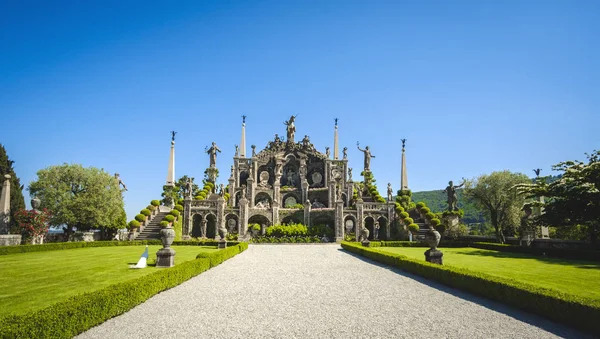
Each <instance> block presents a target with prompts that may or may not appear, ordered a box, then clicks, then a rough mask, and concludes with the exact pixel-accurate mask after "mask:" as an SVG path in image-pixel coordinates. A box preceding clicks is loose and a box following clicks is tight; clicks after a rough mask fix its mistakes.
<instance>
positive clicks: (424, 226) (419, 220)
mask: <svg viewBox="0 0 600 339" xmlns="http://www.w3.org/2000/svg"><path fill="white" fill-rule="evenodd" d="M410 217H411V218H413V220H414V221H415V224H417V225H419V232H418V233H417V236H416V239H415V240H425V233H426V232H427V231H428V230H429V226H428V225H427V223H426V222H425V220H423V218H421V216H420V215H419V213H417V212H416V211H411V213H410Z"/></svg>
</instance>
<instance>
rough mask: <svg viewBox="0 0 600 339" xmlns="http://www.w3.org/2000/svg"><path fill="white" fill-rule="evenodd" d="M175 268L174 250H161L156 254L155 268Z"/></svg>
mask: <svg viewBox="0 0 600 339" xmlns="http://www.w3.org/2000/svg"><path fill="white" fill-rule="evenodd" d="M173 266H175V250H174V249H172V248H170V247H168V248H161V249H160V250H158V252H156V267H173Z"/></svg>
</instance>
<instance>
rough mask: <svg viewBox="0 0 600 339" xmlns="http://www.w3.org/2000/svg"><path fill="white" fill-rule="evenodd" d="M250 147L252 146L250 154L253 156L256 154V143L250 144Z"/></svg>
mask: <svg viewBox="0 0 600 339" xmlns="http://www.w3.org/2000/svg"><path fill="white" fill-rule="evenodd" d="M250 148H252V156H253V157H255V156H256V145H252V146H250Z"/></svg>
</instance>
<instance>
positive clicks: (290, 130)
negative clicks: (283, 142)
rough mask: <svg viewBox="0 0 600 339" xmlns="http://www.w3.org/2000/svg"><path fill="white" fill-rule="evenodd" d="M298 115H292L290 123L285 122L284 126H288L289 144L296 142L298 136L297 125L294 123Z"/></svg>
mask: <svg viewBox="0 0 600 339" xmlns="http://www.w3.org/2000/svg"><path fill="white" fill-rule="evenodd" d="M297 116H298V115H292V116H291V117H290V119H289V120H288V121H285V122H284V123H283V124H284V125H286V126H287V141H288V143H293V142H294V135H295V134H296V125H294V121H295V120H296V117H297Z"/></svg>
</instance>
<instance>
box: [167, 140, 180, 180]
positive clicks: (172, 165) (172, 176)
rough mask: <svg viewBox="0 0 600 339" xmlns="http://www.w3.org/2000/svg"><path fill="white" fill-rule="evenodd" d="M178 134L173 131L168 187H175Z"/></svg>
mask: <svg viewBox="0 0 600 339" xmlns="http://www.w3.org/2000/svg"><path fill="white" fill-rule="evenodd" d="M176 133H177V132H174V131H171V134H172V135H173V136H172V139H171V154H170V155H169V170H168V172H167V184H166V186H175V134H176Z"/></svg>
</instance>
